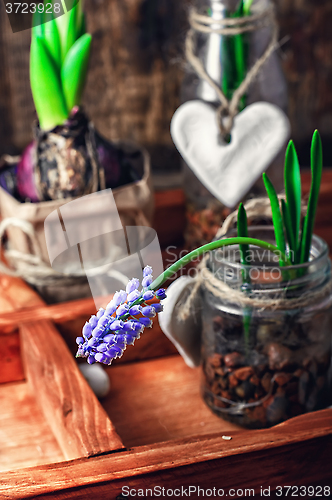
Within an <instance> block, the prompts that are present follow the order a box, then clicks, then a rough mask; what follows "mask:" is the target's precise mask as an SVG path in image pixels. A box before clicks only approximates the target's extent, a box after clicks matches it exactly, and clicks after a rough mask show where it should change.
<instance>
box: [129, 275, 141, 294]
mask: <svg viewBox="0 0 332 500" xmlns="http://www.w3.org/2000/svg"><path fill="white" fill-rule="evenodd" d="M138 287H139V280H138V279H137V278H133V279H132V280H130V281H129V282H128V285H127V286H126V292H127V293H131V292H133V291H134V290H137V288H138Z"/></svg>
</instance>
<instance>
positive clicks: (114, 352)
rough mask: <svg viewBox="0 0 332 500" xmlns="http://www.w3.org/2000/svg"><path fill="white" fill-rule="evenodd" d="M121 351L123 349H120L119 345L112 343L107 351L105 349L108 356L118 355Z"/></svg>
mask: <svg viewBox="0 0 332 500" xmlns="http://www.w3.org/2000/svg"><path fill="white" fill-rule="evenodd" d="M122 351H123V349H121V347H118V346H117V345H115V344H114V345H112V346H111V347H110V348H109V349H108V351H107V354H108V355H109V356H118V355H119V354H120V355H121V354H122Z"/></svg>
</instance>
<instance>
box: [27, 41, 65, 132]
mask: <svg viewBox="0 0 332 500" xmlns="http://www.w3.org/2000/svg"><path fill="white" fill-rule="evenodd" d="M30 83H31V90H32V95H33V100H34V103H35V107H36V111H37V114H38V118H39V123H40V127H41V128H42V129H43V130H51V129H53V128H54V127H56V126H57V125H62V124H63V123H64V122H65V120H66V119H67V117H68V112H67V107H66V103H65V100H64V97H63V92H62V85H61V80H60V75H59V72H58V69H57V67H56V65H55V63H54V60H53V58H52V56H51V55H50V54H49V52H48V50H47V47H46V45H45V43H44V42H43V40H42V39H41V38H39V37H36V38H35V39H34V40H33V41H32V44H31V51H30Z"/></svg>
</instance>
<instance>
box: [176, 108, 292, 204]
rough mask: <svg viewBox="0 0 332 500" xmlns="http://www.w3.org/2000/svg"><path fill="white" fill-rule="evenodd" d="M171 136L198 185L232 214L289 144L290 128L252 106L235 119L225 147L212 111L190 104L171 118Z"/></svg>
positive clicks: (272, 112) (274, 112)
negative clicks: (229, 138) (229, 139)
mask: <svg viewBox="0 0 332 500" xmlns="http://www.w3.org/2000/svg"><path fill="white" fill-rule="evenodd" d="M171 135H172V139H173V141H174V144H175V146H176V147H177V149H178V150H179V152H180V154H181V156H182V157H183V159H184V160H185V162H186V163H187V164H188V166H189V167H190V168H191V169H192V170H193V172H194V173H195V175H196V176H197V177H198V179H199V180H200V181H201V182H202V184H204V186H205V187H206V188H207V189H208V190H209V191H210V192H211V193H212V194H213V195H214V196H215V197H216V198H217V199H218V200H219V201H221V203H223V204H224V205H226V206H227V207H230V208H232V207H234V206H235V205H237V203H238V202H239V201H241V199H242V198H243V197H244V196H245V195H246V193H247V192H248V191H249V190H250V188H251V187H252V185H253V184H254V183H255V182H256V180H257V179H258V178H259V177H260V175H261V174H262V173H263V172H264V171H265V170H266V169H267V168H268V167H269V165H270V163H271V162H272V161H273V160H274V158H275V157H276V156H277V154H278V153H279V152H280V150H281V148H282V147H283V146H284V144H285V142H286V140H287V139H288V138H289V135H290V124H289V120H288V118H287V116H286V115H285V113H284V112H283V111H282V110H281V109H280V108H278V107H277V106H274V105H273V104H269V103H267V102H256V103H254V104H251V105H250V106H247V107H246V108H245V109H244V111H242V112H241V113H239V114H238V115H237V116H236V117H235V119H234V125H233V128H232V131H231V142H230V143H229V144H227V143H226V142H224V141H223V140H222V139H221V136H220V130H219V125H218V123H217V113H216V109H215V108H214V107H213V106H211V105H210V104H207V103H205V102H202V101H198V100H196V101H189V102H186V103H185V104H183V105H182V106H180V107H179V108H178V110H177V111H176V112H175V114H174V116H173V119H172V123H171Z"/></svg>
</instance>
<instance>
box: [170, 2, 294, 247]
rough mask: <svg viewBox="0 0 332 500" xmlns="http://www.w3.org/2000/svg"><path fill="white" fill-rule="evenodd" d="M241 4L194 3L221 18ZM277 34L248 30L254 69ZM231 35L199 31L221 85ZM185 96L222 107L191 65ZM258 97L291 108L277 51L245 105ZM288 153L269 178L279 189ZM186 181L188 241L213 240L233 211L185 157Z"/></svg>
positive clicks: (257, 9)
mask: <svg viewBox="0 0 332 500" xmlns="http://www.w3.org/2000/svg"><path fill="white" fill-rule="evenodd" d="M238 4H239V1H238V0H207V1H206V0H196V2H195V3H194V5H195V7H196V9H197V10H198V11H199V12H202V13H205V14H206V7H208V13H209V15H210V16H211V17H212V18H214V19H216V21H218V20H221V19H223V18H225V17H226V16H227V13H229V12H234V10H235V9H236V7H237V6H238ZM271 5H272V4H271V0H254V2H253V4H252V7H251V13H252V14H258V13H261V12H262V11H265V10H268V9H270V8H271ZM212 26H213V25H212ZM217 27H218V26H217ZM271 33H272V27H271V26H270V25H269V26H264V27H261V28H259V29H257V31H254V32H251V33H249V34H246V35H242V36H243V37H244V40H245V43H246V45H245V47H246V53H247V58H246V59H247V66H248V69H249V68H251V67H252V66H253V65H254V63H255V62H256V61H257V59H259V58H260V57H261V56H262V55H263V54H264V52H265V50H266V48H267V47H268V45H269V43H270V40H271ZM229 38H232V37H231V36H224V35H220V34H217V33H211V34H206V33H197V34H196V40H197V44H196V49H197V50H196V54H197V55H198V56H199V58H200V59H201V61H202V62H203V64H204V67H205V69H206V71H207V73H208V74H209V75H210V77H211V78H212V79H213V80H214V81H215V82H217V83H219V84H220V86H221V87H222V86H223V79H224V75H225V73H226V72H227V68H228V69H229V67H230V65H232V64H235V62H234V61H232V60H229V58H228V54H227V44H225V43H224V42H225V41H227V39H229ZM234 90H235V89H230V91H231V93H230V95H228V96H227V97H228V99H229V98H230V97H231V94H232V91H234ZM180 97H181V102H182V103H184V102H186V101H189V100H193V99H200V100H203V101H205V102H208V103H210V104H211V105H212V106H215V107H216V109H217V108H218V106H219V105H220V102H219V101H218V97H217V94H216V92H215V90H214V89H213V88H212V87H211V86H210V85H209V84H208V83H207V82H206V81H204V80H202V79H200V78H199V77H198V76H197V75H196V73H195V72H194V71H193V69H192V68H191V67H190V66H189V65H188V70H187V73H186V75H185V77H184V80H183V84H182V89H181V96H180ZM258 101H266V102H269V103H272V104H274V105H276V106H278V107H279V108H281V109H282V110H283V111H284V112H287V107H288V94H287V86H286V81H285V78H284V75H283V72H282V69H281V65H280V61H279V56H278V54H277V52H274V53H273V54H272V55H271V56H270V58H269V59H268V60H267V61H266V63H265V64H264V66H263V67H262V69H261V71H260V72H259V74H258V76H257V77H256V78H255V80H254V82H253V83H252V84H251V86H250V88H249V90H248V93H247V95H246V96H245V98H244V102H242V104H243V105H249V104H252V103H254V102H258ZM284 152H285V151H284V149H283V150H282V151H280V154H278V156H277V158H275V160H274V161H273V163H271V165H270V166H269V168H268V174H269V177H270V178H271V180H272V182H273V184H274V186H275V187H276V189H277V191H279V190H281V189H282V188H283V159H284ZM183 186H184V190H185V194H186V199H187V222H188V224H187V230H186V244H187V248H188V249H192V248H197V247H198V246H200V245H203V244H205V243H208V242H210V241H211V240H212V239H213V238H214V236H215V235H216V233H217V230H218V229H219V227H220V226H221V225H222V223H223V221H224V220H225V218H226V217H227V215H229V213H230V212H231V210H230V208H228V207H225V206H224V205H223V204H222V203H221V202H220V201H218V200H217V199H216V198H215V197H214V196H213V195H212V194H211V193H210V191H209V190H208V189H207V188H206V187H205V186H204V185H203V184H202V183H201V182H200V181H199V180H198V179H197V177H196V176H195V174H194V173H193V172H192V170H191V169H190V168H189V167H188V166H187V165H186V164H185V163H184V162H183ZM265 194H266V193H265V189H264V185H263V183H262V181H261V180H258V181H257V182H256V183H255V184H254V186H252V187H251V188H250V187H248V193H247V196H246V198H252V197H255V196H261V195H265ZM231 208H233V207H231Z"/></svg>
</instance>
